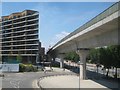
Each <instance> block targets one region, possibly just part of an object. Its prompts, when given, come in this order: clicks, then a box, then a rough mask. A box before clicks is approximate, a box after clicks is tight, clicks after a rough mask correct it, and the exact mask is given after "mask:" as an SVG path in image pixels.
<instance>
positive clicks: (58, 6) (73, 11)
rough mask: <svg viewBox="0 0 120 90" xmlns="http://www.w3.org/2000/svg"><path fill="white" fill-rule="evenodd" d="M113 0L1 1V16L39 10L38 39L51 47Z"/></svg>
mask: <svg viewBox="0 0 120 90" xmlns="http://www.w3.org/2000/svg"><path fill="white" fill-rule="evenodd" d="M112 4H114V2H3V3H2V16H5V15H9V14H11V13H14V12H21V11H23V10H26V9H30V10H36V11H39V40H40V41H41V43H42V46H43V47H45V48H46V51H47V50H48V48H49V47H52V46H53V45H54V44H56V43H57V42H58V41H59V40H61V39H62V38H64V37H65V36H66V35H68V34H70V33H71V32H73V31H74V30H76V29H77V28H79V27H80V26H82V25H83V24H85V23H86V22H88V21H89V20H91V19H92V18H94V17H95V16H96V15H98V14H99V13H101V12H102V11H104V10H105V9H107V8H108V7H110V6H111V5H112Z"/></svg>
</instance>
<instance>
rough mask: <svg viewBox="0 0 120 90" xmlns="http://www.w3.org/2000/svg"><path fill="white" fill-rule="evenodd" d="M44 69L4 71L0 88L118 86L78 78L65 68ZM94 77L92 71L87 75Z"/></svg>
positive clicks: (99, 80) (106, 82)
mask: <svg viewBox="0 0 120 90" xmlns="http://www.w3.org/2000/svg"><path fill="white" fill-rule="evenodd" d="M45 68H46V71H45V72H44V71H40V72H24V73H4V75H5V77H4V78H2V88H40V86H41V87H42V88H79V87H80V88H108V87H109V88H110V87H113V86H114V87H115V88H116V87H119V85H118V84H116V83H114V82H109V81H105V80H101V79H98V80H96V79H91V78H90V79H88V80H79V76H77V74H76V73H73V72H72V71H70V70H67V69H61V68H52V70H51V68H50V67H45ZM92 75H93V77H95V76H94V75H95V74H94V73H89V76H92ZM0 88H1V87H0Z"/></svg>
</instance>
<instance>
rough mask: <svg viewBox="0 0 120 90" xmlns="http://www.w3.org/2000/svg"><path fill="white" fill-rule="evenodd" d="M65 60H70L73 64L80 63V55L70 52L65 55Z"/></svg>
mask: <svg viewBox="0 0 120 90" xmlns="http://www.w3.org/2000/svg"><path fill="white" fill-rule="evenodd" d="M65 59H66V60H70V61H72V62H78V61H79V55H77V54H76V52H69V53H66V54H65Z"/></svg>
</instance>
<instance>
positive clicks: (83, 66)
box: [76, 48, 89, 80]
mask: <svg viewBox="0 0 120 90" xmlns="http://www.w3.org/2000/svg"><path fill="white" fill-rule="evenodd" d="M76 53H77V54H78V55H79V57H80V66H79V67H80V80H85V79H86V57H87V55H88V54H89V49H88V48H79V49H78V50H77V51H76Z"/></svg>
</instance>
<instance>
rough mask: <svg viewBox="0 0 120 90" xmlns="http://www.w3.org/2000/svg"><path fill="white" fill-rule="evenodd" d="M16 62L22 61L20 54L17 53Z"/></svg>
mask: <svg viewBox="0 0 120 90" xmlns="http://www.w3.org/2000/svg"><path fill="white" fill-rule="evenodd" d="M17 62H19V63H21V62H22V56H21V55H20V54H18V55H17Z"/></svg>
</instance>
